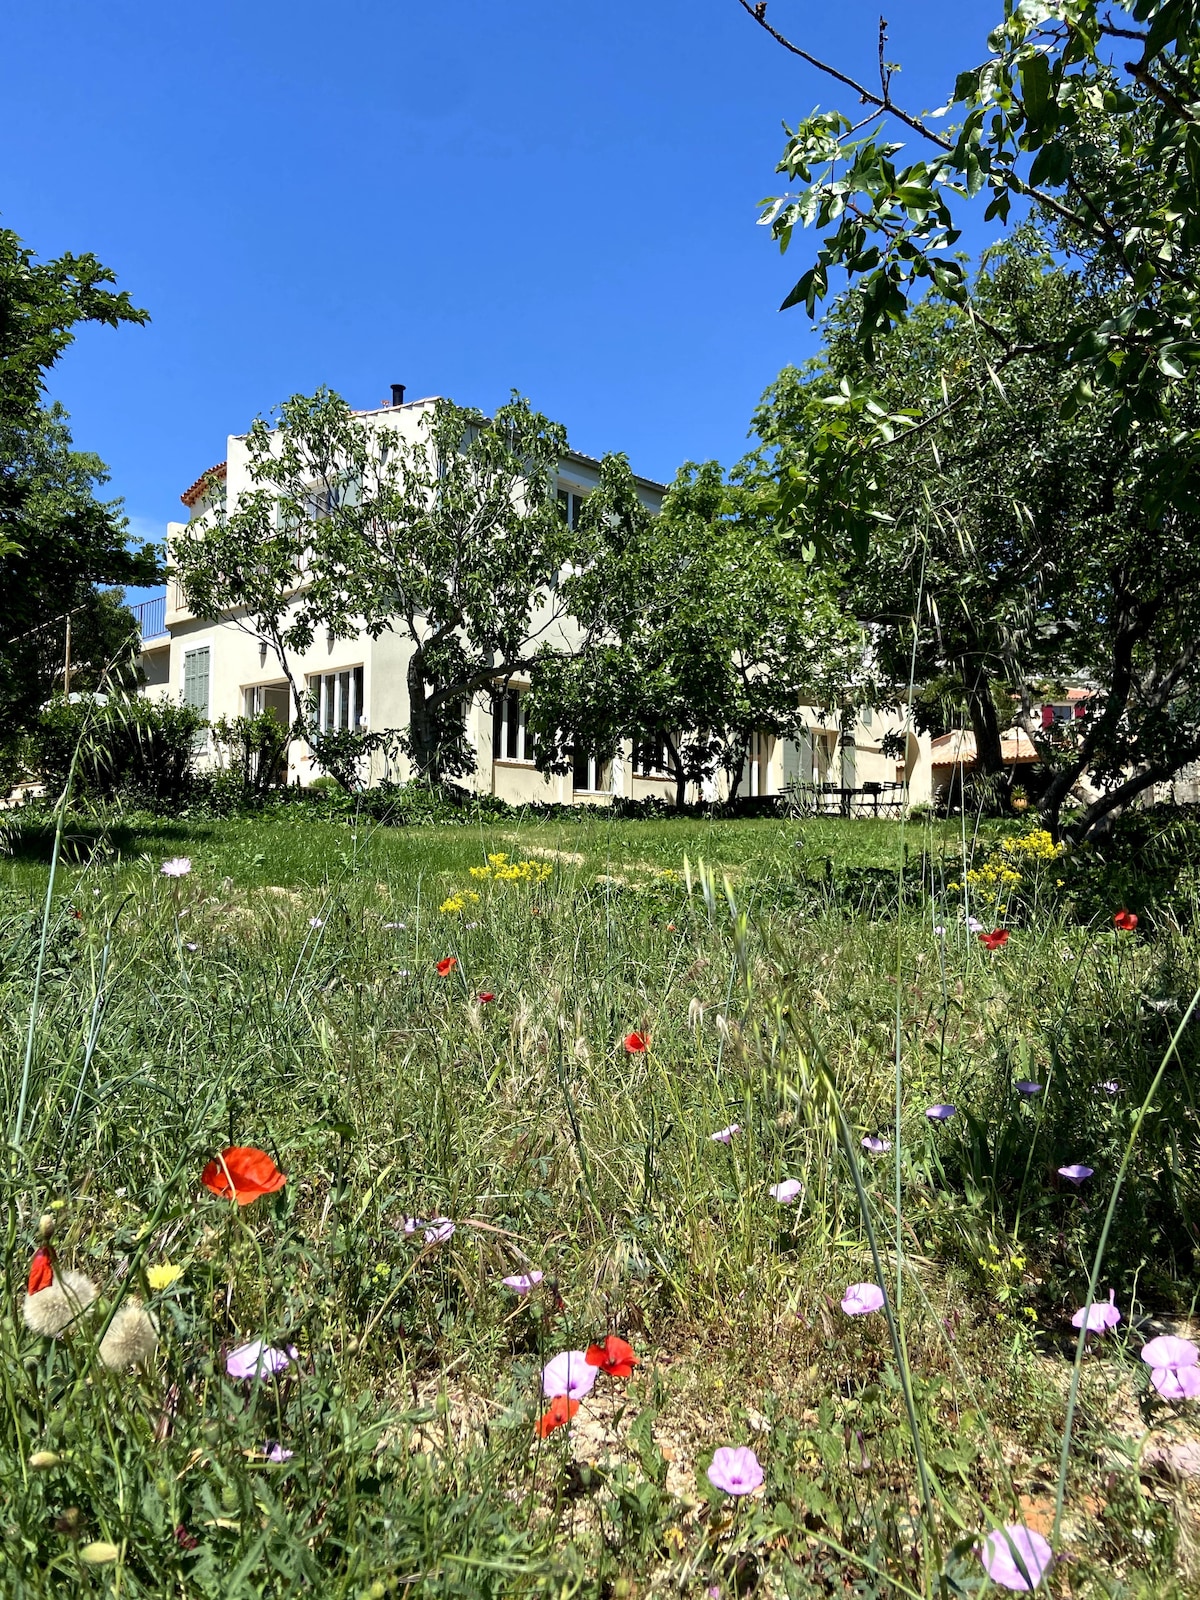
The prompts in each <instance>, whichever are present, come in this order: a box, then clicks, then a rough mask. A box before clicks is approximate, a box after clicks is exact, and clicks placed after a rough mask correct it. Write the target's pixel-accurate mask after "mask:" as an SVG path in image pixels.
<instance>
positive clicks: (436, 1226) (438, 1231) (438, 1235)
mask: <svg viewBox="0 0 1200 1600" xmlns="http://www.w3.org/2000/svg"><path fill="white" fill-rule="evenodd" d="M453 1236H454V1224H453V1223H452V1222H451V1221H450V1218H449V1217H433V1218H431V1220H430V1223H429V1226H428V1227H427V1228H426V1229H425V1243H426V1244H445V1242H446V1240H447V1239H450V1238H453Z"/></svg>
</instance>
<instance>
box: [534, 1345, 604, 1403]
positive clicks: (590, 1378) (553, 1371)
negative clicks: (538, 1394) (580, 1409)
mask: <svg viewBox="0 0 1200 1600" xmlns="http://www.w3.org/2000/svg"><path fill="white" fill-rule="evenodd" d="M599 1371H600V1368H599V1367H590V1366H589V1365H588V1359H587V1356H586V1355H585V1354H584V1352H583V1351H582V1350H563V1351H561V1352H560V1353H559V1354H558V1355H556V1356H552V1357H551V1358H550V1360H549V1361H547V1363H546V1365H545V1367H543V1369H542V1393H543V1394H544V1395H545V1396H546V1398H547V1399H548V1400H553V1399H554V1397H555V1395H560V1394H565V1395H566V1397H567V1399H568V1400H582V1399H583V1397H584V1395H585V1394H590V1393H591V1391H592V1385H593V1384H594V1383H595V1381H596V1376H597V1374H598V1373H599Z"/></svg>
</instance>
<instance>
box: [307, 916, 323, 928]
mask: <svg viewBox="0 0 1200 1600" xmlns="http://www.w3.org/2000/svg"><path fill="white" fill-rule="evenodd" d="M308 925H309V927H310V928H323V927H324V926H325V918H324V917H309V919H308Z"/></svg>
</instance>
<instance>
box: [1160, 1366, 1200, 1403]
mask: <svg viewBox="0 0 1200 1600" xmlns="http://www.w3.org/2000/svg"><path fill="white" fill-rule="evenodd" d="M1150 1382H1151V1383H1152V1384H1153V1385H1154V1387H1155V1388H1156V1389H1157V1390H1158V1392H1159V1394H1160V1395H1161V1396H1162V1397H1163V1399H1164V1400H1196V1399H1200V1367H1155V1369H1154V1371H1153V1372H1152V1373H1151V1374H1150Z"/></svg>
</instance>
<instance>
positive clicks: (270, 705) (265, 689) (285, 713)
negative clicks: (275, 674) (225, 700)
mask: <svg viewBox="0 0 1200 1600" xmlns="http://www.w3.org/2000/svg"><path fill="white" fill-rule="evenodd" d="M242 705H243V707H244V709H245V713H246V715H247V716H248V717H257V716H260V715H261V714H262V713H263V712H264V711H269V712H270V713H271V714H272V716H273V717H274V718H275V720H276V722H278V723H281V724H282V726H283V727H285V728H286V727H287V726H288V724H289V723H290V722H291V720H292V696H291V691H290V690H289V689H288V686H287V684H286V683H257V684H255V685H254V686H253V687H252V688H249V689H243V690H242Z"/></svg>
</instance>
